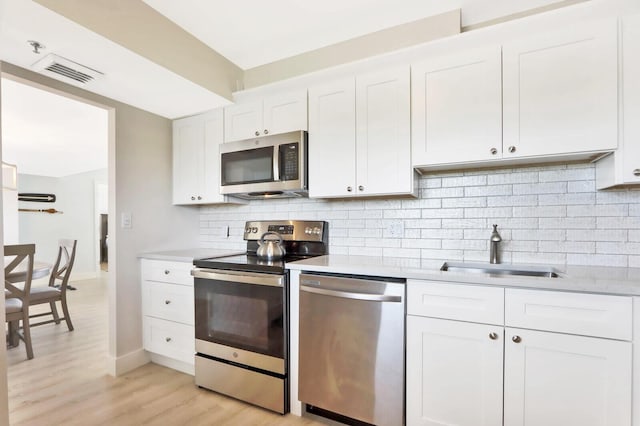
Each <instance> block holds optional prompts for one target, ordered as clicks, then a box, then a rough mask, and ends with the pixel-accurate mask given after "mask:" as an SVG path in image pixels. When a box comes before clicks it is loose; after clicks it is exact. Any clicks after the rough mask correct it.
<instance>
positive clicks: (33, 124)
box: [1, 78, 108, 177]
mask: <svg viewBox="0 0 640 426" xmlns="http://www.w3.org/2000/svg"><path fill="white" fill-rule="evenodd" d="M1 82H2V88H1V90H2V98H1V99H2V159H3V161H5V162H7V163H11V164H16V165H17V166H18V173H24V174H33V175H40V176H52V177H62V176H68V175H72V174H76V173H82V172H88V171H92V170H97V169H105V168H107V158H108V157H107V146H108V112H107V110H105V109H102V108H98V107H95V106H92V105H89V104H86V103H83V102H79V101H76V100H73V99H70V98H67V97H64V96H60V95H57V94H54V93H51V92H47V91H44V90H42V89H38V88H35V87H32V86H28V85H25V84H22V83H18V82H15V81H13V80H9V79H7V78H3V79H2V80H1Z"/></svg>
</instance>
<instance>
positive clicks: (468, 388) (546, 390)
mask: <svg viewBox="0 0 640 426" xmlns="http://www.w3.org/2000/svg"><path fill="white" fill-rule="evenodd" d="M430 284H432V285H433V286H434V287H435V288H436V290H437V291H432V290H430V289H429V285H430ZM447 287H450V288H451V290H450V291H447V290H446V288H447ZM461 288H463V289H467V290H469V291H470V293H469V298H468V304H467V305H468V308H469V315H468V318H474V317H477V313H476V312H475V311H477V310H478V308H479V307H482V309H485V307H486V306H496V307H499V306H500V303H499V301H498V300H497V299H498V298H499V297H503V298H504V311H505V313H506V314H505V316H504V323H503V324H504V325H502V324H482V323H476V322H467V321H460V320H459V319H460V318H463V319H466V318H465V314H464V312H462V311H461V306H462V305H461V303H456V304H454V305H452V309H451V312H448V311H447V310H446V309H445V308H444V306H445V305H446V304H447V303H448V304H450V302H447V303H444V302H446V301H447V300H453V299H451V298H452V297H453V296H455V297H456V299H457V300H462V299H461V298H460V294H461V293H460V292H461ZM486 290H492V291H494V294H493V295H491V292H487V291H486ZM443 295H446V297H447V300H445V299H443ZM480 295H481V296H482V297H481V298H478V296H480ZM429 298H434V299H435V300H434V301H431V300H428V299H429ZM412 300H414V302H415V301H416V300H417V301H419V302H418V303H412ZM480 300H482V302H481V303H480V302H478V301H480ZM433 304H438V305H440V308H439V309H438V310H425V309H424V307H425V306H430V305H433ZM630 307H631V298H629V297H623V296H607V295H594V294H581V293H570V292H560V291H543V290H540V291H537V290H521V289H509V288H508V289H506V291H504V292H503V293H502V296H500V295H499V293H495V287H484V286H470V285H462V284H450V283H441V282H429V281H412V280H409V281H408V285H407V314H408V317H407V382H406V384H407V391H406V395H407V406H406V411H407V412H406V418H407V425H424V426H426V425H428V426H436V425H438V426H444V425H447V426H477V425H482V426H486V425H495V426H498V425H505V426H572V425H576V426H578V425H579V426H605V425H606V426H630V425H631V416H632V400H631V398H632V377H633V376H632V371H633V368H632V366H633V360H632V345H633V343H632V342H631V341H630V340H631V339H632V336H631V335H630V334H629V333H627V331H626V330H629V329H630V327H631V324H632V322H633V315H632V311H631V309H630ZM426 312H428V313H431V314H432V315H433V313H436V315H438V316H439V318H430V317H427V316H425V313H426ZM483 317H486V318H493V319H495V318H500V317H501V316H500V313H496V315H493V316H491V315H486V314H483ZM581 322H582V323H581ZM524 327H526V328H524ZM621 330H622V331H621ZM574 333H575V334H574ZM578 333H580V334H583V335H577V334H578Z"/></svg>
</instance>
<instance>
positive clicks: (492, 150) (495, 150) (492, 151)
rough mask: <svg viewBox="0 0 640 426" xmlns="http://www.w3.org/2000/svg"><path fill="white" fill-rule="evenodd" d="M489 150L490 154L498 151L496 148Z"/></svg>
mask: <svg viewBox="0 0 640 426" xmlns="http://www.w3.org/2000/svg"><path fill="white" fill-rule="evenodd" d="M489 152H491V155H496V154H497V153H498V150H497V149H496V148H491V149H490V150H489Z"/></svg>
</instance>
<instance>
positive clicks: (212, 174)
mask: <svg viewBox="0 0 640 426" xmlns="http://www.w3.org/2000/svg"><path fill="white" fill-rule="evenodd" d="M201 122H202V126H203V132H204V143H203V149H204V151H203V153H202V159H203V161H204V170H203V173H202V181H201V182H200V193H199V196H201V197H202V200H200V202H201V203H223V202H225V201H226V199H225V196H224V195H221V194H220V144H222V142H223V134H224V122H223V114H222V109H217V110H213V111H210V112H207V113H205V114H202V116H201ZM201 161H202V160H201Z"/></svg>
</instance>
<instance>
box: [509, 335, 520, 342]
mask: <svg viewBox="0 0 640 426" xmlns="http://www.w3.org/2000/svg"><path fill="white" fill-rule="evenodd" d="M511 340H512V341H513V343H520V342H522V338H521V337H520V336H513V337H512V338H511Z"/></svg>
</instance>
